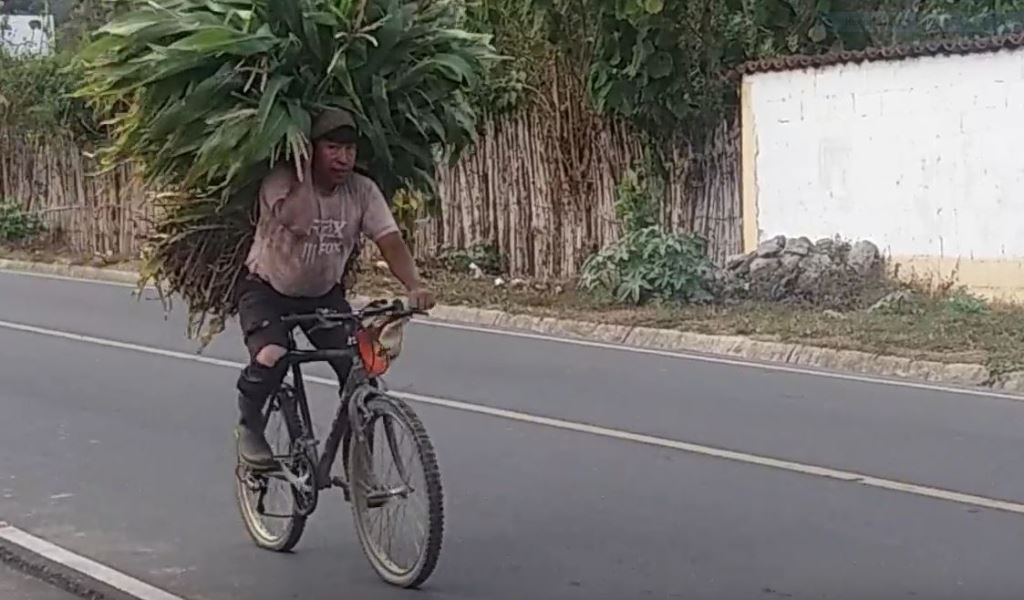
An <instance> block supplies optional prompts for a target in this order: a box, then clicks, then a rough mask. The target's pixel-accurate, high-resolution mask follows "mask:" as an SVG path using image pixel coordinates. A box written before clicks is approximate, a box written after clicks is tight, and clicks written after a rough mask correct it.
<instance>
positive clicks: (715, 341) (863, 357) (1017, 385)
mask: <svg viewBox="0 0 1024 600" xmlns="http://www.w3.org/2000/svg"><path fill="white" fill-rule="evenodd" d="M0 270H9V271H24V272H32V273H41V274H48V275H55V276H61V277H72V278H76V279H87V280H97V281H110V282H116V283H127V284H136V283H138V280H139V276H138V274H137V273H133V272H130V271H118V270H114V269H104V268H96V267H85V266H73V265H61V264H51V263H37V262H27V261H18V260H7V259H0ZM431 319H433V320H439V321H446V322H451V323H460V324H466V325H475V326H479V327H485V328H496V329H499V328H500V329H512V330H520V331H528V332H533V333H539V334H543V335H550V336H555V337H564V338H571V339H579V340H586V341H594V342H602V343H609V344H621V345H625V346H631V347H636V348H647V349H655V350H667V351H675V352H695V353H702V354H713V355H718V356H726V357H731V358H738V359H746V360H754V361H768V362H775V363H784V364H789V365H793V366H800V367H811V368H820V369H829V370H834V371H845V372H850V373H859V374H864V375H874V376H879V377H895V378H903V379H911V380H917V381H926V382H929V383H936V384H946V385H955V386H967V387H980V388H986V389H991V390H996V391H1003V392H1011V393H1020V394H1024V371H1022V372H1017V373H1010V374H1006V375H1001V376H994V375H993V374H992V373H991V372H990V371H989V369H988V368H987V367H985V366H984V365H979V364H964V363H942V362H936V361H928V360H912V359H909V358H901V357H898V356H887V355H878V354H871V353H868V352H858V351H854V350H834V349H831V348H819V347H815V346H806V345H802V344H789V343H783V342H764V341H759V340H753V339H750V338H746V337H741V336H724V335H705V334H700V333H692V332H687V331H677V330H674V329H653V328H649V327H629V326H625V325H612V324H607V323H594V322H588V321H575V320H571V319H558V318H554V317H537V316H532V315H523V314H511V313H507V312H503V311H499V310H491V309H484V308H473V307H466V306H444V305H441V306H437V307H435V308H434V310H432V311H431Z"/></svg>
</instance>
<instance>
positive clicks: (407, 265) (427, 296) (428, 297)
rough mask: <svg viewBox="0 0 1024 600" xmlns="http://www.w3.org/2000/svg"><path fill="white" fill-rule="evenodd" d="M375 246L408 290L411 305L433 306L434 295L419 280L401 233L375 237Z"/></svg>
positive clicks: (419, 306)
mask: <svg viewBox="0 0 1024 600" xmlns="http://www.w3.org/2000/svg"><path fill="white" fill-rule="evenodd" d="M377 248H379V249H380V253H381V255H383V256H384V261H385V262H387V263H388V268H390V269H391V273H392V274H393V275H394V276H395V278H396V279H398V281H400V282H402V285H404V286H405V289H406V290H408V292H409V300H410V301H411V302H412V304H413V306H414V307H416V308H419V309H422V310H427V309H429V308H433V306H434V295H433V294H432V293H431V292H430V290H428V289H427V288H426V286H424V285H423V282H422V281H420V274H419V271H418V270H417V269H416V261H415V260H413V257H412V253H411V252H409V246H407V245H406V243H405V240H403V239H402V234H401V233H400V232H398V231H393V232H391V233H388V234H385V235H384V236H382V237H380V238H379V239H377Z"/></svg>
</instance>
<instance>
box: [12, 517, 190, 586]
mask: <svg viewBox="0 0 1024 600" xmlns="http://www.w3.org/2000/svg"><path fill="white" fill-rule="evenodd" d="M0 539H3V540H6V541H7V542H9V543H11V544H14V545H16V546H19V547H21V548H24V549H25V550H28V551H29V552H33V553H35V554H37V555H39V556H41V557H43V558H45V559H46V560H49V561H51V562H54V563H57V564H58V565H61V566H62V567H65V568H68V569H72V570H74V571H77V572H79V573H82V574H84V575H86V576H88V577H91V578H92V579H94V580H96V581H99V582H102V583H105V584H106V585H109V586H110V587H112V588H114V589H117V590H120V591H122V592H124V593H126V594H128V595H130V596H132V597H134V598H138V600H185V599H184V598H182V597H181V596H175V595H174V594H171V593H168V592H165V591H163V590H161V589H159V588H156V587H153V586H151V585H149V584H148V583H146V582H144V581H140V580H138V579H135V578H134V577H132V576H130V575H125V574H124V573H121V572H120V571H115V570H114V569H111V568H110V567H108V566H106V565H102V564H100V563H98V562H96V561H94V560H92V559H89V558H86V557H84V556H82V555H80V554H75V553H74V552H71V551H70V550H66V549H64V548H61V547H60V546H58V545H56V544H54V543H52V542H48V541H46V540H44V539H42V538H39V537H36V536H34V535H32V534H31V533H28V532H26V531H22V530H21V529H18V528H17V527H14V526H12V525H6V524H4V523H3V522H0Z"/></svg>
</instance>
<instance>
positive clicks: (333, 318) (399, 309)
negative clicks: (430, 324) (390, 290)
mask: <svg viewBox="0 0 1024 600" xmlns="http://www.w3.org/2000/svg"><path fill="white" fill-rule="evenodd" d="M425 314H427V312H426V311H423V310H418V309H407V308H405V303H403V302H402V301H401V300H392V301H391V302H389V303H387V304H385V305H383V306H374V307H369V308H364V309H362V310H354V311H352V312H349V313H343V312H338V311H335V310H330V309H318V310H317V311H316V312H312V313H306V314H298V315H286V316H283V317H281V322H282V323H285V324H291V325H296V324H299V323H308V322H311V321H312V322H316V323H318V324H319V325H320V326H322V327H324V326H328V327H329V326H337V325H341V324H343V323H346V322H352V321H361V320H362V319H364V318H366V317H378V316H383V315H387V316H391V317H395V318H397V319H402V318H406V317H412V316H415V315H425Z"/></svg>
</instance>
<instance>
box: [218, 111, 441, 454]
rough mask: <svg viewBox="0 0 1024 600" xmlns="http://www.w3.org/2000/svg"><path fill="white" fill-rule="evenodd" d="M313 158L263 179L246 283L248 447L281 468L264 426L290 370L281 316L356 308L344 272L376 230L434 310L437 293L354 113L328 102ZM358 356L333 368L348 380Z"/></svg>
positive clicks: (244, 429) (403, 277)
mask: <svg viewBox="0 0 1024 600" xmlns="http://www.w3.org/2000/svg"><path fill="white" fill-rule="evenodd" d="M310 138H311V140H312V142H313V149H312V156H311V158H310V159H309V160H308V161H307V162H306V163H305V164H304V165H302V167H301V168H300V170H299V171H300V174H296V173H295V170H294V168H293V166H292V165H290V164H280V165H278V166H277V167H276V168H275V169H274V170H273V171H271V172H270V173H269V174H268V175H267V176H266V177H265V178H264V180H263V182H262V184H261V186H260V192H259V208H260V215H259V221H258V223H257V225H256V234H255V237H254V239H253V243H252V247H251V249H250V251H249V255H248V258H247V259H246V263H245V265H246V272H245V273H244V274H243V276H242V279H241V280H240V281H239V284H238V288H237V292H236V293H237V301H238V319H239V324H240V326H241V328H242V333H243V335H244V338H245V345H246V347H247V348H248V350H249V364H248V365H247V366H246V367H245V368H244V369H242V373H241V375H239V377H238V383H237V387H238V391H239V397H238V408H239V413H240V417H239V425H238V429H237V436H238V451H239V456H240V458H241V459H242V461H244V462H245V463H247V464H249V465H250V466H252V467H256V468H272V467H273V466H274V458H273V454H272V451H271V449H270V445H269V444H268V443H267V440H266V438H265V437H264V435H263V426H264V424H263V414H262V413H263V407H264V405H265V403H266V401H267V398H268V397H269V396H270V394H271V393H273V392H274V390H276V389H277V387H278V385H279V384H280V383H281V381H282V380H283V379H284V376H285V369H284V368H283V365H282V364H281V358H282V357H283V356H284V355H285V353H286V352H287V345H288V330H289V327H290V326H289V325H286V324H284V323H282V322H281V317H282V316H285V315H289V314H295V313H308V312H313V311H315V310H316V309H319V308H326V309H332V310H336V311H341V312H348V311H349V310H351V308H350V307H349V305H348V302H347V301H346V299H345V289H344V285H343V277H344V274H345V266H346V264H347V263H348V259H349V257H350V256H351V254H352V251H353V249H354V248H355V246H356V242H357V241H358V239H359V236H360V235H365V236H366V237H368V238H370V239H372V240H373V241H374V242H375V243H376V245H377V247H378V248H379V249H380V252H381V254H382V255H383V257H384V260H385V261H386V262H387V264H388V266H389V267H390V269H391V272H392V273H393V274H394V276H395V277H396V278H397V279H398V280H399V281H400V282H401V283H402V284H403V285H404V286H405V288H406V289H407V290H408V295H409V301H410V303H411V304H412V307H413V308H417V309H421V310H427V309H430V308H432V307H433V305H434V295H433V294H432V293H431V291H430V290H428V289H427V288H426V287H425V286H424V285H423V283H422V282H421V281H420V278H419V274H418V272H417V270H416V263H415V261H414V260H413V257H412V254H411V253H410V252H409V248H408V246H406V244H405V240H403V239H402V235H401V233H400V232H399V229H398V225H397V224H396V223H395V219H394V217H393V216H392V215H391V211H390V209H389V208H388V205H387V203H386V202H385V200H384V196H383V194H382V193H381V191H380V189H379V188H378V187H377V185H376V184H375V183H374V182H373V181H372V180H370V179H369V178H368V177H364V176H362V175H360V174H358V173H355V172H354V168H355V164H356V141H357V139H358V132H357V130H356V125H355V120H354V119H353V117H352V115H351V114H350V113H349V112H347V111H344V110H341V109H328V110H326V111H324V112H323V113H322V114H320V115H319V116H318V117H317V119H316V120H315V121H314V123H313V127H312V131H311V135H310ZM304 331H305V333H306V336H307V337H308V338H309V340H310V342H312V343H313V345H314V346H316V347H317V348H344V347H346V345H347V343H348V332H347V331H344V330H343V329H329V330H319V331H310V330H309V328H308V327H306V328H304ZM351 366H352V364H351V360H335V361H332V362H331V367H332V368H333V369H334V372H335V373H336V374H337V376H338V381H339V382H341V383H344V381H345V380H346V379H347V378H348V372H349V370H350V368H351Z"/></svg>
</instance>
